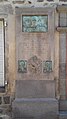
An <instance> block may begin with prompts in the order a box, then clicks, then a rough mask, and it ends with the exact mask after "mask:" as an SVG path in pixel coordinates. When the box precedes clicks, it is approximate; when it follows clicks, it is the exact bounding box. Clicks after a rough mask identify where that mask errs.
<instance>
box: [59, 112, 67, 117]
mask: <svg viewBox="0 0 67 119" xmlns="http://www.w3.org/2000/svg"><path fill="white" fill-rule="evenodd" d="M59 119H67V111H60V113H59Z"/></svg>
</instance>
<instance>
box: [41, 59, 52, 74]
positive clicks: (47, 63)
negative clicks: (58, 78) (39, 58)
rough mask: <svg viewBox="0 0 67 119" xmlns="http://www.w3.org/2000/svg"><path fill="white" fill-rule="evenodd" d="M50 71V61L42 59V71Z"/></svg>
mask: <svg viewBox="0 0 67 119" xmlns="http://www.w3.org/2000/svg"><path fill="white" fill-rule="evenodd" d="M51 71H52V61H43V72H51Z"/></svg>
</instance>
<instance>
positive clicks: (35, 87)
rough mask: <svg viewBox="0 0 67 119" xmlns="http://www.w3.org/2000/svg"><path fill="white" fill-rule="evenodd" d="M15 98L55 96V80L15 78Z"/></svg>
mask: <svg viewBox="0 0 67 119" xmlns="http://www.w3.org/2000/svg"><path fill="white" fill-rule="evenodd" d="M15 92H16V94H15V97H16V98H55V81H51V80H35V79H34V80H16V90H15Z"/></svg>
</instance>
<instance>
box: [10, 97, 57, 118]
mask: <svg viewBox="0 0 67 119" xmlns="http://www.w3.org/2000/svg"><path fill="white" fill-rule="evenodd" d="M12 113H13V119H33V118H34V119H57V116H58V101H57V100H56V99H53V98H29V99H25V98H22V99H19V98H18V99H15V100H14V102H13V103H12Z"/></svg>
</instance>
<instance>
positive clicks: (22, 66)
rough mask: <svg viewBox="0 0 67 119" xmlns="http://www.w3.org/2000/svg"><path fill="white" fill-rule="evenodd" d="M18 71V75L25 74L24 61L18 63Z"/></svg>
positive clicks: (25, 65)
mask: <svg viewBox="0 0 67 119" xmlns="http://www.w3.org/2000/svg"><path fill="white" fill-rule="evenodd" d="M18 71H19V72H20V73H27V61H26V60H19V61H18Z"/></svg>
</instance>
